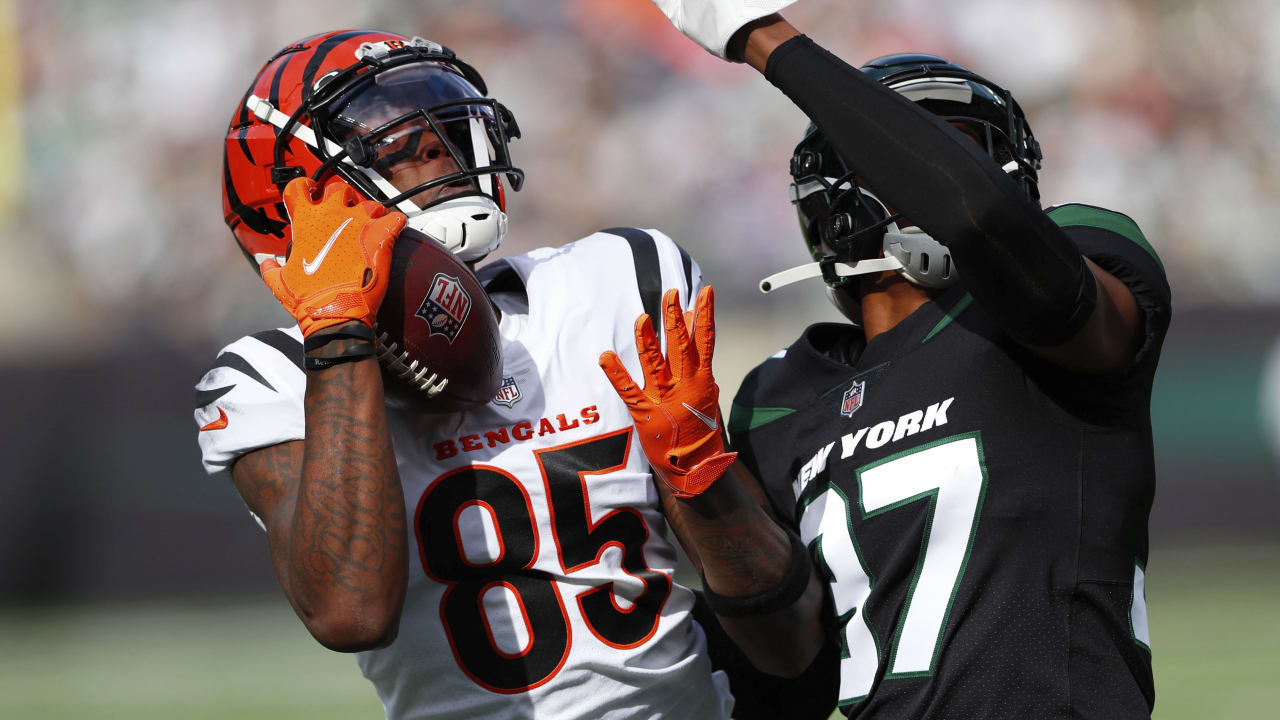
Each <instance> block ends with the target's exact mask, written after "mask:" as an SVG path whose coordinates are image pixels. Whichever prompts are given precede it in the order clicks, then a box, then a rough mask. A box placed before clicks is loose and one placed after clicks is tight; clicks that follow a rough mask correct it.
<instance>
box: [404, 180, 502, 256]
mask: <svg viewBox="0 0 1280 720" xmlns="http://www.w3.org/2000/svg"><path fill="white" fill-rule="evenodd" d="M409 227H411V228H413V229H414V230H418V231H419V232H422V233H423V234H425V235H427V236H428V237H430V238H431V239H432V240H435V241H436V242H438V243H440V244H441V245H443V246H445V248H446V249H448V250H449V252H451V253H453V254H454V255H456V256H458V259H459V260H461V261H463V262H470V261H473V260H480V259H481V258H483V257H484V256H485V255H488V254H489V253H490V252H492V251H493V250H494V249H495V248H497V247H498V245H499V244H500V243H501V242H502V238H503V236H505V235H506V234H507V214H506V213H504V212H502V210H500V209H499V208H498V204H497V203H495V202H494V201H493V200H492V199H490V198H488V197H485V196H483V195H464V196H460V197H454V198H449V199H448V200H445V201H444V202H441V203H438V204H436V205H432V206H431V207H429V208H427V209H426V210H418V211H417V212H416V213H413V214H409Z"/></svg>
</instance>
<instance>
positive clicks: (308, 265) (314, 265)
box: [302, 218, 355, 275]
mask: <svg viewBox="0 0 1280 720" xmlns="http://www.w3.org/2000/svg"><path fill="white" fill-rule="evenodd" d="M352 220H355V218H347V219H346V220H345V221H344V222H343V223H342V224H341V225H339V226H338V229H337V230H334V231H333V234H332V235H330V236H329V242H327V243H325V244H324V247H322V248H320V254H319V255H317V256H316V259H315V260H307V259H306V258H303V259H302V272H304V273H306V274H308V275H314V274H315V272H316V271H317V270H319V269H320V263H322V262H324V256H325V255H328V254H329V249H330V248H332V247H333V243H334V241H336V240H337V239H338V236H339V235H341V234H342V231H343V230H346V229H347V226H348V225H350V224H351V221H352Z"/></svg>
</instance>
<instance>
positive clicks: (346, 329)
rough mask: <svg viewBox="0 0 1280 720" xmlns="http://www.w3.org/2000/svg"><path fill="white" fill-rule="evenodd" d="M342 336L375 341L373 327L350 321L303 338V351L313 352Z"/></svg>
mask: <svg viewBox="0 0 1280 720" xmlns="http://www.w3.org/2000/svg"><path fill="white" fill-rule="evenodd" d="M341 338H355V339H356V340H368V341H369V342H373V328H371V327H369V326H368V325H365V324H364V323H348V324H346V325H339V326H337V327H336V328H325V329H324V330H319V331H317V332H315V333H314V334H312V335H310V336H308V337H306V338H303V340H302V351H303V352H312V351H314V350H319V349H320V348H322V347H324V346H325V345H328V344H329V343H331V342H333V341H334V340H338V339H341Z"/></svg>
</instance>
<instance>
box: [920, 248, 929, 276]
mask: <svg viewBox="0 0 1280 720" xmlns="http://www.w3.org/2000/svg"><path fill="white" fill-rule="evenodd" d="M920 272H922V273H927V272H929V253H923V252H922V253H920Z"/></svg>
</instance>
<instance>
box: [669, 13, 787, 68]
mask: <svg viewBox="0 0 1280 720" xmlns="http://www.w3.org/2000/svg"><path fill="white" fill-rule="evenodd" d="M795 1H796V0H653V4H654V5H657V6H658V9H659V10H661V11H662V14H664V15H666V16H667V19H668V20H670V21H671V24H672V25H675V26H676V29H677V30H679V31H680V32H682V33H684V34H685V37H687V38H689V39H690V40H692V41H694V42H696V43H698V44H699V45H701V46H702V47H704V48H706V49H707V50H708V51H709V52H710V53H711V54H712V55H715V56H716V57H720V58H724V59H726V60H728V59H729V58H728V57H726V56H725V49H726V48H727V46H728V45H729V39H730V38H732V37H733V34H734V33H736V32H737V31H738V30H740V29H741V28H742V26H743V25H746V24H747V23H749V22H752V21H754V20H759V19H760V18H762V17H765V16H766V15H772V14H774V13H776V12H778V11H779V10H781V9H783V8H785V7H787V6H788V5H790V4H792V3H794V2H795Z"/></svg>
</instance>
